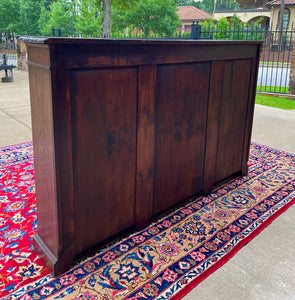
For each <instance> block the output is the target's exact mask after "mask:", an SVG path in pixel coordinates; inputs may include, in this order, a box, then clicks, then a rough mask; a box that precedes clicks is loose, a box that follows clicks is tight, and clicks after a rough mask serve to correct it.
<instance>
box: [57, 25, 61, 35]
mask: <svg viewBox="0 0 295 300" xmlns="http://www.w3.org/2000/svg"><path fill="white" fill-rule="evenodd" d="M57 34H58V36H59V37H61V27H60V25H59V26H58V29H57Z"/></svg>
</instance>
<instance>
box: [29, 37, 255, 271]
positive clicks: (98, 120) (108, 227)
mask: <svg viewBox="0 0 295 300" xmlns="http://www.w3.org/2000/svg"><path fill="white" fill-rule="evenodd" d="M26 43H27V49H28V64H29V79H30V93H31V111H32V127H33V144H34V159H35V174H36V193H37V195H36V198H37V217H38V220H37V221H38V234H37V236H36V237H35V242H34V245H35V249H36V251H37V252H38V253H39V255H40V256H41V257H43V258H44V261H45V262H46V263H47V266H48V268H49V269H50V270H52V271H53V273H54V274H55V275H58V274H60V273H62V272H64V271H66V270H67V269H68V268H70V266H71V265H72V264H73V262H74V260H75V257H76V256H77V255H79V254H80V253H81V252H83V251H85V250H87V249H89V248H91V247H93V246H95V245H97V244H99V243H102V242H104V241H106V240H107V239H109V238H112V237H113V236H115V235H116V234H118V233H120V232H122V231H123V230H126V229H128V228H130V227H132V226H134V225H137V227H139V228H142V227H143V226H145V225H147V224H148V223H149V222H150V220H151V218H152V216H153V215H155V214H158V213H160V212H162V211H164V210H165V209H167V208H168V207H170V206H172V205H175V204H178V203H180V202H181V201H183V200H185V199H187V198H188V197H191V196H192V195H194V194H196V193H201V192H204V193H209V192H210V191H211V190H212V188H213V186H214V184H216V183H217V182H219V181H221V180H224V179H226V178H228V177H229V176H232V175H240V174H247V159H248V154H249V144H250V135H251V126H252V119H253V108H254V95H255V85H256V76H257V66H258V57H259V50H260V43H259V42H229V41H215V42H213V41H176V40H170V41H169V40H167V41H156V40H94V39H89V40H83V39H59V38H50V39H44V40H35V41H34V40H31V41H29V40H28V41H27V42H26Z"/></svg>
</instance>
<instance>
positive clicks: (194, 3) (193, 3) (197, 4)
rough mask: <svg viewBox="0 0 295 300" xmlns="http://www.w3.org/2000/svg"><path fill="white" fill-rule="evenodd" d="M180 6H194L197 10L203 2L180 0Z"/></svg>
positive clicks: (178, 2) (178, 3)
mask: <svg viewBox="0 0 295 300" xmlns="http://www.w3.org/2000/svg"><path fill="white" fill-rule="evenodd" d="M177 5H178V6H194V7H197V8H200V6H201V1H195V0H178V1H177Z"/></svg>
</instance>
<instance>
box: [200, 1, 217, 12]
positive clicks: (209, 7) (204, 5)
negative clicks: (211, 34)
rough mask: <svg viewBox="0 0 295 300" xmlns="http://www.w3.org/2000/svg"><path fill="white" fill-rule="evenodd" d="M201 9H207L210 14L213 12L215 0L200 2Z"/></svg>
mask: <svg viewBox="0 0 295 300" xmlns="http://www.w3.org/2000/svg"><path fill="white" fill-rule="evenodd" d="M200 3H201V4H200V9H201V10H204V11H206V12H207V13H209V14H213V11H214V0H203V1H202V2H200Z"/></svg>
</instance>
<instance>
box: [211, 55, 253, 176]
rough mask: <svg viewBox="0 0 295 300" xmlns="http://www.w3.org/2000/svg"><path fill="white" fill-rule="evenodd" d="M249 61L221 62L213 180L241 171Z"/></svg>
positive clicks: (249, 69)
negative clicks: (219, 105)
mask: <svg viewBox="0 0 295 300" xmlns="http://www.w3.org/2000/svg"><path fill="white" fill-rule="evenodd" d="M250 71H251V60H241V61H230V62H225V69H224V80H223V93H222V102H221V110H220V122H219V136H218V150H217V159H216V164H217V165H216V178H215V182H218V181H220V180H223V179H225V178H226V177H228V176H231V175H232V174H234V173H236V172H241V170H242V157H243V146H244V136H245V126H246V115H247V103H248V95H249V74H250Z"/></svg>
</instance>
